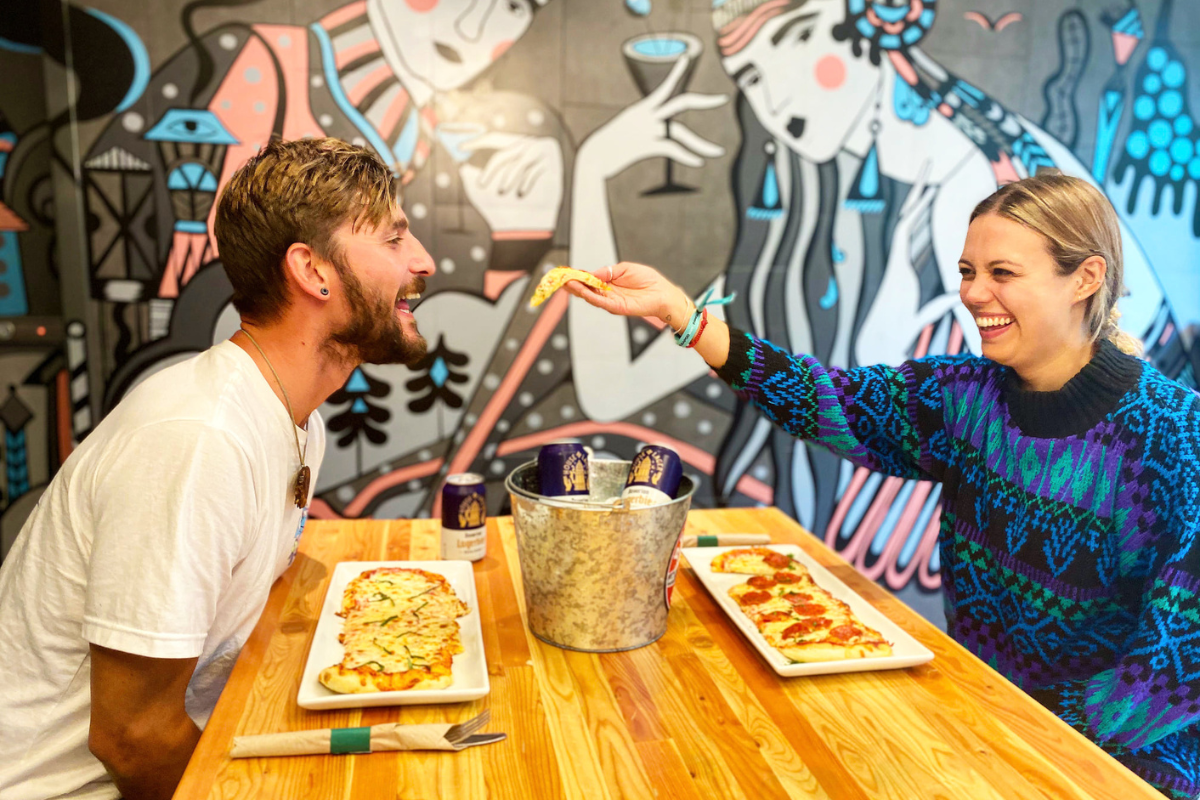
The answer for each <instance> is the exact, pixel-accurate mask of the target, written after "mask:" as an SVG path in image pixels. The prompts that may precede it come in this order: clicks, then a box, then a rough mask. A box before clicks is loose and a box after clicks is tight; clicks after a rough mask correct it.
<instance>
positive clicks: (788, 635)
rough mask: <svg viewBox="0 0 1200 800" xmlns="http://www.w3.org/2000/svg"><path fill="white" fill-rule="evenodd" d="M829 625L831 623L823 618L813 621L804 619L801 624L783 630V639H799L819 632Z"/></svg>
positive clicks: (816, 618)
mask: <svg viewBox="0 0 1200 800" xmlns="http://www.w3.org/2000/svg"><path fill="white" fill-rule="evenodd" d="M828 624H829V621H828V620H825V619H822V618H821V617H815V618H813V619H803V620H800V621H799V622H797V623H796V624H795V625H789V626H787V627H786V628H784V629H783V637H784V638H785V639H797V638H799V637H801V636H805V635H807V634H810V633H812V632H813V631H815V630H819V629H820V628H822V627H824V626H825V625H828Z"/></svg>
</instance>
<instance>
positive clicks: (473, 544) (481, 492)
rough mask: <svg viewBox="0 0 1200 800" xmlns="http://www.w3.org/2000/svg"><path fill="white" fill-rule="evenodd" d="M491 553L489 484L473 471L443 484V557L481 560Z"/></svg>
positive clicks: (447, 559) (454, 477)
mask: <svg viewBox="0 0 1200 800" xmlns="http://www.w3.org/2000/svg"><path fill="white" fill-rule="evenodd" d="M485 555H487V487H486V486H484V483H483V476H482V475H476V474H474V473H470V472H464V473H460V474H457V475H449V476H447V477H446V483H445V484H444V485H443V486H442V559H443V560H446V561H457V560H465V561H478V560H479V559H481V558H483V557H484V556H485Z"/></svg>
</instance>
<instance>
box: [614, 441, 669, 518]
mask: <svg viewBox="0 0 1200 800" xmlns="http://www.w3.org/2000/svg"><path fill="white" fill-rule="evenodd" d="M682 481H683V462H682V461H680V460H679V454H678V453H676V452H675V451H674V450H672V449H671V448H669V447H664V446H662V445H660V444H648V445H646V446H645V447H643V448H642V449H641V450H640V451H639V452H638V454H637V455H636V456H634V457H633V463H632V464H631V465H630V467H629V477H627V478H626V479H625V490H624V491H623V492H621V497H623V498H625V499H627V500H628V501H629V505H631V506H656V505H661V504H662V503H669V502H670V501H672V500H674V499H675V493H676V492H678V491H679V484H680V483H681V482H682Z"/></svg>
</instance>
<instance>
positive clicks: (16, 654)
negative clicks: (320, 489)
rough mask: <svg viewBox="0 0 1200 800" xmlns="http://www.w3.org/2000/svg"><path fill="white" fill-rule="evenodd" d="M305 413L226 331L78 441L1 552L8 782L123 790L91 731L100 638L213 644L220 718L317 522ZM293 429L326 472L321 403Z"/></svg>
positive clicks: (197, 651)
mask: <svg viewBox="0 0 1200 800" xmlns="http://www.w3.org/2000/svg"><path fill="white" fill-rule="evenodd" d="M292 427H293V426H292V425H291V424H290V423H289V420H288V414H287V411H286V410H285V408H284V406H283V404H282V403H281V402H280V401H279V399H278V397H276V396H275V394H274V392H273V391H272V390H271V385H270V384H268V383H267V380H266V379H265V378H264V376H263V374H262V373H261V372H260V371H259V369H258V367H257V366H256V365H255V363H254V361H253V360H252V359H251V358H250V357H249V356H248V355H247V354H246V353H245V352H244V351H243V350H242V349H241V348H239V347H238V346H237V345H235V344H233V343H232V342H222V343H221V344H218V345H216V346H215V347H213V348H211V349H209V350H207V351H206V352H204V353H201V354H200V355H199V356H197V357H195V358H192V359H189V360H187V361H185V362H183V363H180V364H177V365H175V366H172V367H169V368H167V369H164V370H163V371H161V372H159V373H157V374H155V375H153V376H151V377H150V378H148V379H147V380H146V381H145V382H144V383H142V384H141V385H139V386H138V387H136V388H135V389H134V390H133V391H132V392H130V394H129V396H128V397H127V398H125V399H124V400H123V401H122V402H121V403H120V404H119V405H118V406H117V407H116V408H115V409H114V410H113V411H112V413H111V414H109V415H108V417H106V418H105V419H104V421H103V422H101V423H100V425H99V426H97V427H96V429H95V430H94V431H92V433H91V434H90V435H89V436H88V437H87V438H86V439H85V440H84V442H83V443H82V444H81V445H80V446H79V448H78V449H77V450H76V451H75V452H74V453H73V454H72V455H71V457H70V458H68V459H67V462H66V463H65V464H64V465H63V467H62V469H61V470H60V471H59V473H58V475H56V476H55V478H54V480H53V481H52V482H51V483H50V486H49V488H48V489H47V490H46V492H45V493H44V494H43V495H42V497H41V499H40V500H39V502H38V505H37V508H36V509H34V512H33V514H32V515H31V516H30V518H29V520H28V521H27V522H26V523H25V527H24V528H23V529H22V530H21V534H20V536H19V537H18V538H17V541H16V543H15V544H14V546H13V549H12V552H11V553H10V554H9V557H8V558H7V559H6V560H5V561H4V564H3V565H2V566H0V664H2V665H3V668H4V676H3V679H2V680H0V800H35V799H36V800H42V799H43V798H50V797H86V798H115V797H117V796H118V792H117V789H116V787H115V786H114V785H113V783H112V782H111V781H110V779H109V778H108V776H107V774H106V773H105V771H104V767H103V765H101V763H100V762H99V761H98V760H97V759H96V758H95V757H94V756H92V754H91V753H90V752H89V751H88V747H87V738H88V726H89V722H90V708H91V684H90V676H91V658H90V655H89V651H88V643H89V642H91V643H93V644H97V645H100V646H102V647H108V648H112V649H114V650H120V651H123V652H127V653H133V654H136V655H142V656H149V657H152V658H192V657H199V661H198V662H197V665H196V671H195V673H194V674H193V676H192V679H191V682H190V683H189V685H188V691H187V699H186V707H187V712H188V714H189V715H190V716H191V717H192V719H193V720H195V722H196V724H197V725H199V726H200V727H203V726H204V724H205V723H206V722H207V721H208V717H209V715H210V714H211V713H212V710H213V706H215V705H216V702H217V697H218V696H219V695H220V693H221V689H222V688H223V687H224V685H225V681H226V679H227V678H228V677H229V672H230V670H231V669H232V668H233V663H234V661H235V660H236V659H237V656H238V653H239V651H240V650H241V648H242V645H243V644H244V643H245V642H246V639H247V638H248V637H249V636H250V632H251V631H252V630H253V629H254V625H255V623H256V622H257V621H258V618H259V615H260V614H261V613H262V610H263V607H264V606H265V604H266V601H267V595H268V593H269V591H270V588H271V584H272V583H273V582H274V581H275V579H276V578H278V577H279V576H280V575H281V574H282V573H283V571H284V570H285V569H286V568H287V566H288V564H290V563H291V561H292V559H293V558H294V557H295V552H296V550H295V548H296V545H297V543H298V541H299V538H300V532H301V531H302V530H303V529H304V522H305V519H306V518H307V508H305V509H304V510H303V511H301V510H300V509H298V508H296V506H295V503H294V502H293V501H292V497H291V493H290V491H289V489H290V487H291V485H292V481H293V478H294V476H295V474H296V471H297V470H298V469H299V465H300V462H299V458H298V457H297V454H296V444H295V440H294V438H293V436H292V430H291V429H292ZM296 430H297V432H298V434H299V436H300V447H301V448H303V447H304V445H305V440H306V438H307V440H308V451H307V458H306V462H307V463H308V464H309V465H310V466H311V467H312V471H313V476H312V478H313V480H312V485H313V486H315V485H316V478H317V475H316V473H317V466H318V465H319V464H320V463H321V457H322V456H323V455H324V452H325V432H324V427H323V425H322V422H321V418H320V415H319V414H317V412H315V411H314V412H313V414H312V416H311V417H310V418H309V421H308V425H307V432H306V431H305V430H301V429H299V428H297V429H296ZM310 499H311V496H310Z"/></svg>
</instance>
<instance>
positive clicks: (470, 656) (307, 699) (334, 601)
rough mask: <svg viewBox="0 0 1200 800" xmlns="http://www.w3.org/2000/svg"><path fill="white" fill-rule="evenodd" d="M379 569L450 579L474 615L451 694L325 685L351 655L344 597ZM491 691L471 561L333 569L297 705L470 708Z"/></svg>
mask: <svg viewBox="0 0 1200 800" xmlns="http://www.w3.org/2000/svg"><path fill="white" fill-rule="evenodd" d="M378 567H406V568H409V569H423V570H425V571H426V572H435V573H437V574H438V575H443V576H445V578H446V580H447V581H449V582H450V586H451V587H452V588H453V589H454V593H455V594H457V595H458V598H459V599H460V600H462V601H463V602H464V603H466V604H467V608H469V609H471V611H470V613H469V614H467V615H466V616H465V617H459V618H458V625H459V628H460V629H461V631H462V633H461V635H462V644H463V652H461V653H459V654H458V655H456V656H455V657H454V666H453V667H452V669H453V672H454V682H453V683H451V684H450V685H449V686H447V687H446V688H445V689H420V690H413V691H407V692H362V693H356V694H339V693H338V692H332V691H330V690H329V689H326V688H325V687H324V686H322V685H321V682H320V681H319V680H317V675H319V674H320V673H321V670H323V669H325V668H326V667H330V666H333V665H334V664H340V663H341V662H342V657H343V656H344V655H345V652H344V651H343V649H342V644H341V642H339V641H338V634H339V633H341V632H342V618H341V617H339V616H338V615H337V612H338V610H339V609H340V608H341V607H342V594H343V592H345V590H346V584H348V583H349V582H350V581H351V580H353V579H354V578H357V577H358V576H359V575H361V574H362V573H364V572H366V571H367V570H371V569H377V568H378ZM490 691H491V684H490V683H489V682H488V671H487V660H486V659H485V658H484V655H483V629H482V628H481V627H480V624H479V602H478V600H477V599H476V597H475V572H474V570H472V569H471V562H470V561H343V562H342V563H340V564H338V565H337V566H336V567H334V569H333V578H332V579H331V580H330V581H329V591H328V592H326V593H325V604H324V605H323V606H322V607H321V616H319V617H318V618H317V629H316V631H315V632H314V633H313V640H312V646H311V647H309V649H308V661H307V663H305V665H304V677H302V678H301V679H300V693H299V694H298V695H297V697H296V704H297V705H299V706H300V707H301V708H309V709H328V708H358V707H359V706H411V705H423V704H426V703H430V704H432V703H465V702H467V701H468V700H477V699H479V698H480V697H484V696H485V695H487V693H488V692H490Z"/></svg>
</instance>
